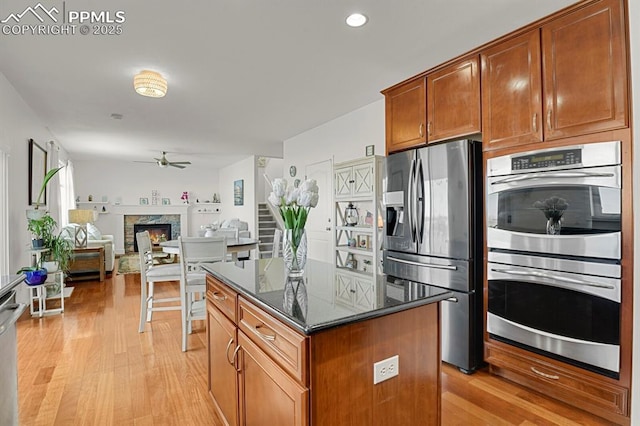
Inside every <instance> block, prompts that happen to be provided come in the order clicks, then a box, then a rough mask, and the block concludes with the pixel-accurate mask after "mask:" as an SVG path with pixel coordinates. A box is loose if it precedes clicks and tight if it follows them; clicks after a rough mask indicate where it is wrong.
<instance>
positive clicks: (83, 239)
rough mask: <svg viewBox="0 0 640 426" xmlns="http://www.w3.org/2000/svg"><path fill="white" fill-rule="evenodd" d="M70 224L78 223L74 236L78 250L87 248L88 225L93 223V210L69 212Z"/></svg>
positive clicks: (73, 210)
mask: <svg viewBox="0 0 640 426" xmlns="http://www.w3.org/2000/svg"><path fill="white" fill-rule="evenodd" d="M69 223H77V224H78V226H76V227H75V233H74V235H73V238H74V243H75V246H76V247H77V248H84V247H87V223H93V210H83V209H71V210H69Z"/></svg>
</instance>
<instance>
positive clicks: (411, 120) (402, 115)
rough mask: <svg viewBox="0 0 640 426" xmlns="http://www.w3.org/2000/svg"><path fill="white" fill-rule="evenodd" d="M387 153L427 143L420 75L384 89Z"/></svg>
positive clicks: (423, 84)
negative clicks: (385, 90)
mask: <svg viewBox="0 0 640 426" xmlns="http://www.w3.org/2000/svg"><path fill="white" fill-rule="evenodd" d="M384 95H385V121H386V141H387V144H386V145H387V153H390V152H394V151H400V150H402V149H406V148H411V147H414V146H417V145H421V144H424V143H425V142H427V137H426V129H425V120H426V118H427V94H426V85H425V80H424V78H418V79H416V80H412V81H409V82H407V83H404V84H403V85H401V86H398V87H395V88H394V89H392V90H390V91H388V92H385V94H384Z"/></svg>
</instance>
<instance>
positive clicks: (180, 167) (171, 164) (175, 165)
mask: <svg viewBox="0 0 640 426" xmlns="http://www.w3.org/2000/svg"><path fill="white" fill-rule="evenodd" d="M169 165H170V166H171V167H177V168H179V169H184V168H185V166H181V165H180V164H176V163H169Z"/></svg>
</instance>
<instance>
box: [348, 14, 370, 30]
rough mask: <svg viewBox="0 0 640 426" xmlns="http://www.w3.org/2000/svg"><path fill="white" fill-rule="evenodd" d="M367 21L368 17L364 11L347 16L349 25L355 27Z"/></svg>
mask: <svg viewBox="0 0 640 426" xmlns="http://www.w3.org/2000/svg"><path fill="white" fill-rule="evenodd" d="M366 23H367V17H366V16H364V15H363V14H362V13H352V14H351V15H349V16H347V25H348V26H350V27H353V28H358V27H361V26H363V25H364V24H366Z"/></svg>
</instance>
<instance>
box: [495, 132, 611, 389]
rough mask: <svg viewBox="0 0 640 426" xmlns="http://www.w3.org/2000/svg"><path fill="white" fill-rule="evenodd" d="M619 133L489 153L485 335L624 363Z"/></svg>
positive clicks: (591, 362)
mask: <svg viewBox="0 0 640 426" xmlns="http://www.w3.org/2000/svg"><path fill="white" fill-rule="evenodd" d="M620 159H621V154H620V142H618V141H613V142H600V143H591V144H585V145H576V146H569V147H561V148H553V149H545V150H539V151H531V152H527V153H518V154H514V155H506V156H501V157H494V158H491V159H489V160H488V161H487V182H486V194H487V195H486V221H487V234H486V237H487V247H488V260H489V262H488V265H487V279H488V287H489V288H488V290H489V291H488V313H487V330H488V332H489V334H490V336H491V337H492V338H494V339H496V340H500V341H503V342H506V343H509V344H512V345H515V346H519V347H523V348H526V349H528V350H532V351H534V352H537V353H541V354H543V355H546V356H549V357H551V358H555V359H559V360H561V361H564V362H567V363H570V364H572V365H577V366H579V367H582V368H585V369H588V370H590V371H594V372H597V373H600V374H603V375H606V376H609V377H614V378H617V377H618V376H619V371H620V301H621V266H620V263H621V250H622V249H621V181H622V166H621V161H620Z"/></svg>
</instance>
